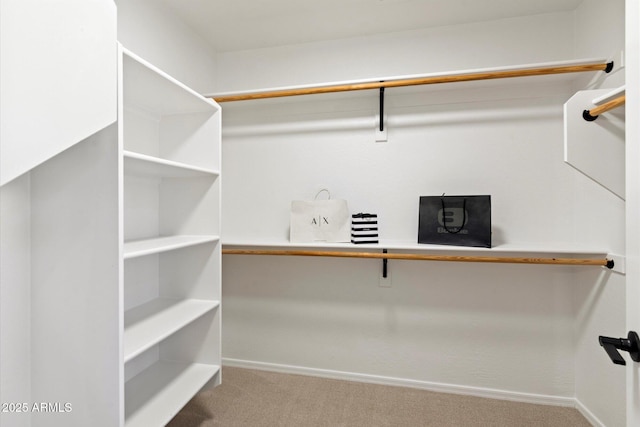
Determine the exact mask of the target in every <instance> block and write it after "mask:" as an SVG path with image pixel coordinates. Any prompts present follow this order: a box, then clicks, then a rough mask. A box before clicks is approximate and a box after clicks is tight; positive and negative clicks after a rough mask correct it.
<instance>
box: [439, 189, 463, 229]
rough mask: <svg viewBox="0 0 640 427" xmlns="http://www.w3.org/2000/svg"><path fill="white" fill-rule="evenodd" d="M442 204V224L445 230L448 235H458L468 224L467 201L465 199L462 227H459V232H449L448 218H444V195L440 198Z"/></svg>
mask: <svg viewBox="0 0 640 427" xmlns="http://www.w3.org/2000/svg"><path fill="white" fill-rule="evenodd" d="M440 202H441V203H442V224H443V225H444V229H445V231H446V232H447V233H449V234H458V233H459V232H461V231H462V229H463V228H464V224H465V223H466V222H467V199H466V198H465V199H463V202H462V225H461V226H460V227H458V230H457V231H451V230H449V227H447V221H446V218H445V217H444V210H445V207H444V194H443V195H442V197H440Z"/></svg>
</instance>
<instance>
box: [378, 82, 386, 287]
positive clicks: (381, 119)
mask: <svg viewBox="0 0 640 427" xmlns="http://www.w3.org/2000/svg"><path fill="white" fill-rule="evenodd" d="M379 129H380V132H382V131H383V130H384V87H381V88H380V127H379ZM384 277H387V276H384Z"/></svg>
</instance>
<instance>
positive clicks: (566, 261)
mask: <svg viewBox="0 0 640 427" xmlns="http://www.w3.org/2000/svg"><path fill="white" fill-rule="evenodd" d="M222 253H223V254H227V255H278V256H319V257H338V258H377V259H383V260H384V259H402V260H416V261H454V262H488V263H505V264H551V265H575V266H581V265H583V266H600V267H607V268H609V269H612V268H613V267H614V263H613V260H609V259H586V258H585V259H583V258H517V257H494V256H482V257H481V256H461V255H428V254H406V253H397V254H391V253H385V252H383V253H379V252H350V251H344V252H341V251H309V250H277V249H223V250H222Z"/></svg>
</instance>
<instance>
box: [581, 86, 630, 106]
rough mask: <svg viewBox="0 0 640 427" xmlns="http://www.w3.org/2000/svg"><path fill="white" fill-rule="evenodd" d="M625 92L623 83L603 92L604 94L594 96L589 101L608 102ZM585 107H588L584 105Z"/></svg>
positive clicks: (595, 102)
mask: <svg viewBox="0 0 640 427" xmlns="http://www.w3.org/2000/svg"><path fill="white" fill-rule="evenodd" d="M625 93H626V87H625V85H622V86H620V87H617V88H615V89H613V90H611V91H610V92H607V93H605V94H604V95H600V96H598V97H597V98H594V99H593V100H592V101H591V102H592V103H593V105H600V104H604V103H605V102H609V101H611V100H612V99H614V98H617V97H618V96H620V95H624V94H625ZM585 109H588V107H585Z"/></svg>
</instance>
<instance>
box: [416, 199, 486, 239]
mask: <svg viewBox="0 0 640 427" xmlns="http://www.w3.org/2000/svg"><path fill="white" fill-rule="evenodd" d="M418 243H431V244H437V245H458V246H475V247H481V248H490V247H491V196H444V195H442V196H421V197H420V211H419V221H418Z"/></svg>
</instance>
